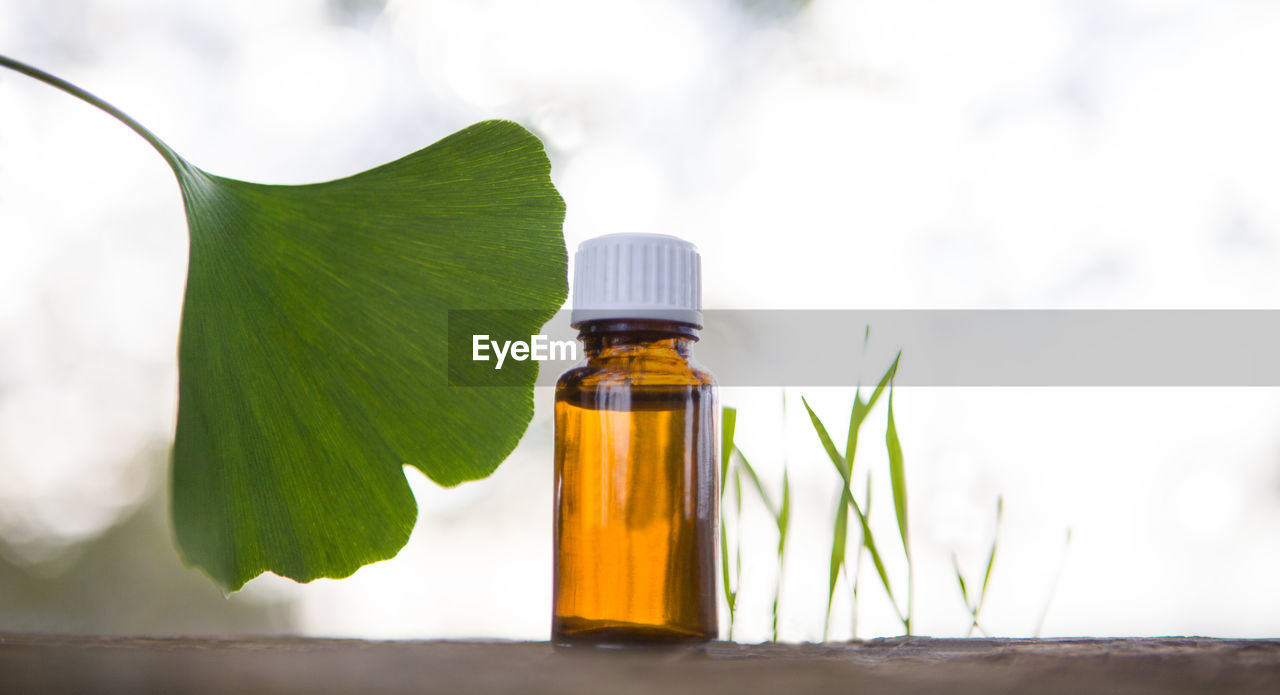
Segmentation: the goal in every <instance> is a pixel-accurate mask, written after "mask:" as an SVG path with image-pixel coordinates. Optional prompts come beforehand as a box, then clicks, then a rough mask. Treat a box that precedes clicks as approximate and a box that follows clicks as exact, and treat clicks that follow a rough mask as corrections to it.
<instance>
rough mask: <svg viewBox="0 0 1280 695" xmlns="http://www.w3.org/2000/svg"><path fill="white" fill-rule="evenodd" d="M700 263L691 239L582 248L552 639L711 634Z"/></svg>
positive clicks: (711, 388)
mask: <svg viewBox="0 0 1280 695" xmlns="http://www.w3.org/2000/svg"><path fill="white" fill-rule="evenodd" d="M673 249H674V251H672V250H673ZM584 252H585V253H584ZM593 252H599V253H594V254H593ZM593 255H594V257H593ZM637 259H638V260H637ZM681 259H683V260H681ZM593 260H594V261H598V262H593ZM620 269H622V270H620ZM697 271H698V259H697V252H696V250H694V249H693V247H692V245H690V244H688V243H686V242H683V241H681V240H679V239H675V238H673V237H665V236H657V235H613V236H608V237H601V238H598V239H593V240H591V241H588V242H586V243H584V244H583V246H582V247H581V248H580V249H579V252H578V255H577V275H576V276H575V278H576V279H575V294H574V325H575V326H577V327H578V328H579V330H580V332H581V333H580V335H579V338H580V339H581V340H582V343H583V347H584V358H585V359H584V360H583V362H582V364H580V365H579V366H578V367H575V368H574V369H572V370H570V371H569V372H567V373H565V374H564V375H563V376H562V377H561V378H560V381H559V383H558V384H557V385H556V405H555V417H556V443H555V486H556V487H555V502H556V510H555V579H554V587H555V589H554V593H555V595H554V608H553V617H552V628H551V632H552V640H553V641H554V642H556V643H557V644H562V645H563V644H602V643H603V644H609V643H618V644H624V643H629V642H683V641H705V640H709V639H713V638H714V637H715V636H716V634H717V629H718V626H717V620H716V593H715V589H716V586H715V578H716V573H715V552H716V545H717V536H716V533H717V532H718V527H717V524H718V520H719V516H718V512H717V495H718V491H719V486H718V484H717V481H716V474H717V468H716V460H717V454H716V450H717V447H718V440H717V436H716V424H715V417H716V412H717V407H716V391H715V382H714V380H713V379H712V377H711V375H710V374H708V373H707V372H706V371H703V370H701V369H699V368H698V367H697V366H695V365H694V364H692V363H691V362H690V352H691V349H692V345H693V343H694V342H695V341H696V340H697V330H698V327H699V326H700V323H701V314H700V313H699V311H698V310H699V309H700V307H699V306H698V296H697V295H698V291H697V287H696V283H697V279H698V277H697V276H698V272H697ZM619 273H621V274H622V275H623V276H624V278H623V282H622V283H621V284H623V285H626V286H625V287H622V288H621V289H620V288H619V282H618V281H617V280H616V278H611V277H609V276H610V275H616V274H619ZM673 278H674V279H673ZM665 289H671V290H673V292H671V293H669V294H670V295H671V296H668V297H667V298H666V299H662V298H661V295H662V292H661V290H665ZM646 297H647V298H648V299H645V298H646ZM654 297H658V299H654ZM662 302H665V303H662Z"/></svg>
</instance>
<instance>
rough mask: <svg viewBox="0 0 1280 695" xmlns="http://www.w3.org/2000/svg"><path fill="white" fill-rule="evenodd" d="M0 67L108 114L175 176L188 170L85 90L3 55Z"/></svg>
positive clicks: (136, 125) (152, 138) (117, 111)
mask: <svg viewBox="0 0 1280 695" xmlns="http://www.w3.org/2000/svg"><path fill="white" fill-rule="evenodd" d="M0 66H4V67H6V68H9V69H10V70H14V71H17V72H20V73H22V74H24V75H26V76H27V77H30V78H33V79H36V80H39V81H41V82H43V83H45V84H47V85H49V86H51V87H57V88H58V89H61V90H62V91H64V92H66V93H67V94H70V95H71V96H73V97H75V98H77V99H79V100H81V101H83V102H86V103H88V104H90V105H92V106H95V107H97V108H98V109H100V110H102V111H105V112H106V113H108V114H110V115H111V116H112V117H114V118H115V119H116V120H117V121H120V122H121V123H123V124H125V125H127V126H129V128H130V129H131V130H133V132H135V133H137V134H138V135H141V136H142V139H143V140H146V141H147V142H149V143H151V146H152V147H154V148H155V149H156V151H157V152H159V153H160V156H161V157H164V160H165V161H166V162H168V163H169V166H170V168H172V169H173V171H174V173H175V174H179V173H180V172H181V171H185V170H189V169H190V165H188V164H187V162H186V160H184V159H183V158H182V157H180V156H178V153H177V152H174V151H173V149H172V148H170V147H169V146H168V145H167V144H165V142H164V141H163V140H161V139H160V138H158V137H156V135H155V134H154V133H152V132H151V131H150V130H147V129H146V127H145V126H143V125H142V124H141V123H139V122H137V121H135V120H133V118H132V117H130V116H129V115H128V114H126V113H125V112H123V111H121V110H120V109H117V108H116V107H114V106H112V105H111V104H109V103H107V102H106V101H103V100H102V99H100V98H98V97H96V96H94V95H93V94H90V93H89V92H86V91H85V90H83V89H81V88H79V87H77V86H75V85H73V84H71V83H70V82H67V81H66V80H64V79H62V78H60V77H56V76H54V75H50V74H49V73H47V72H45V71H44V70H41V69H39V68H34V67H31V66H30V65H27V64H26V63H23V62H20V61H17V60H14V59H12V58H10V57H8V56H5V55H0Z"/></svg>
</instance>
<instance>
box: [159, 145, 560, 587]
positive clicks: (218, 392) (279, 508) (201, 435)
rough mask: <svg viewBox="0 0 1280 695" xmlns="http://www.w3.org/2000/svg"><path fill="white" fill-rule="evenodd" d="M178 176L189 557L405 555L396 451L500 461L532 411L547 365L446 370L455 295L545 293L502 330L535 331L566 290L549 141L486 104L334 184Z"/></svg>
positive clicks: (471, 473)
mask: <svg viewBox="0 0 1280 695" xmlns="http://www.w3.org/2000/svg"><path fill="white" fill-rule="evenodd" d="M177 173H178V178H179V182H180V183H181V186H182V191H183V197H184V199H185V201H186V211H187V222H188V227H189V231H190V237H191V251H190V266H189V268H188V275H187V291H186V298H185V301H184V306H183V316H182V333H181V340H180V342H179V350H178V362H179V373H180V380H179V388H178V391H179V401H178V425H177V435H176V439H175V442H174V454H173V470H172V493H173V497H172V504H173V516H174V528H175V532H176V537H177V540H178V544H179V546H180V547H181V549H182V551H183V555H184V556H185V558H186V559H187V561H188V562H189V563H191V564H193V565H196V566H199V567H201V568H203V569H204V570H205V571H207V572H208V573H209V575H210V576H212V577H213V578H214V580H215V581H217V582H218V583H219V584H221V585H222V586H224V587H227V588H230V589H236V588H239V587H240V586H241V585H243V584H244V582H246V581H248V580H249V579H251V578H253V577H254V576H256V575H258V574H260V573H261V572H264V571H272V572H275V573H276V574H280V575H283V576H286V577H291V578H293V579H296V580H298V581H310V580H312V579H316V578H318V577H343V576H346V575H349V574H351V573H352V572H354V571H355V570H357V569H359V568H360V567H361V566H362V565H365V564H368V563H369V562H373V561H376V560H382V559H386V558H389V557H392V556H394V555H395V554H396V553H397V552H398V551H399V550H400V548H401V547H402V546H403V545H404V544H405V542H406V541H407V540H408V538H409V532H410V531H411V530H412V528H413V525H414V521H415V520H416V516H417V508H416V505H415V504H414V500H413V496H412V494H411V492H410V490H409V486H408V482H407V481H406V480H405V478H404V473H403V471H402V470H401V467H402V466H403V465H405V464H408V465H412V466H414V467H416V468H418V469H419V470H421V471H422V472H423V473H424V474H426V475H427V477H429V478H431V479H432V480H434V481H436V482H437V483H439V484H441V485H445V486H451V485H457V484H458V483H461V482H464V481H467V480H474V479H477V478H483V477H485V476H488V475H489V474H490V473H492V472H493V471H494V469H495V468H496V467H497V466H498V464H499V463H501V462H502V460H503V459H505V458H506V457H507V455H508V454H510V453H511V450H512V449H514V448H515V446H516V444H517V443H518V442H519V441H520V437H521V435H522V434H523V433H524V430H525V427H526V426H527V425H528V423H529V420H530V419H531V418H532V416H533V397H532V389H531V388H530V387H531V386H532V384H533V379H534V378H535V377H536V376H537V368H536V363H534V362H522V363H517V364H516V365H513V366H516V367H517V368H520V367H524V373H523V374H521V376H523V377H524V382H525V386H524V387H492V388H462V387H451V386H450V385H449V382H448V375H447V369H448V360H447V357H446V355H447V350H448V348H447V344H446V336H447V333H448V330H447V327H448V311H449V310H450V309H494V308H522V309H528V310H529V311H527V312H509V313H504V314H502V316H505V317H507V320H508V321H510V322H511V323H510V324H507V325H494V326H491V327H490V331H491V332H492V333H495V334H513V335H530V334H533V333H536V332H537V331H538V329H539V327H540V326H541V325H542V323H544V322H545V321H546V320H547V319H549V318H550V317H551V315H552V314H553V313H554V311H555V310H556V309H557V308H558V307H559V306H560V304H561V303H562V302H563V301H564V298H565V294H566V285H565V272H564V268H565V264H566V255H565V248H564V241H563V238H562V237H561V234H560V223H561V220H562V219H563V214H564V203H563V202H562V201H561V199H560V197H559V195H558V194H557V193H556V191H555V188H554V187H553V186H552V185H551V180H550V177H549V173H550V166H549V163H548V161H547V158H546V155H545V153H544V152H543V149H542V145H541V143H539V142H538V139H537V138H535V137H534V136H533V135H531V134H530V133H529V132H528V131H526V130H524V129H523V128H521V127H520V126H518V125H516V124H514V123H510V122H503V121H487V122H484V123H479V124H477V125H474V126H472V127H470V128H467V129H465V130H463V131H461V132H459V133H456V134H454V135H452V136H450V137H448V138H445V139H444V140H441V141H440V142H438V143H436V144H434V145H432V146H430V147H427V148H426V149H423V150H419V151H418V152H415V153H414V154H411V155H409V156H407V157H405V158H403V159H400V160H397V161H395V162H392V163H390V164H386V165H383V166H380V167H378V168H376V169H372V170H369V171H366V172H363V173H361V174H357V175H355V176H352V177H350V178H346V179H341V180H339V181H332V182H329V183H322V184H313V185H308V186H264V185H259V184H252V183H246V182H243V181H236V180H232V179H226V178H222V177H217V176H212V175H209V174H206V173H204V172H203V171H200V170H199V169H196V168H194V167H192V168H187V169H183V168H179V169H178V170H177ZM513 280H515V281H513Z"/></svg>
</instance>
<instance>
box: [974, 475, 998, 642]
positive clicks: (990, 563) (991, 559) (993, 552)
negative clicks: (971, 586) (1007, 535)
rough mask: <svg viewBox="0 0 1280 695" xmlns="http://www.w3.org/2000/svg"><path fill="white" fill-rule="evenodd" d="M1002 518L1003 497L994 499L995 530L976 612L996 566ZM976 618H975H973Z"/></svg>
mask: <svg viewBox="0 0 1280 695" xmlns="http://www.w3.org/2000/svg"><path fill="white" fill-rule="evenodd" d="M1003 518H1004V497H1003V496H1000V497H996V530H995V535H994V536H993V537H992V538H991V553H990V554H989V555H987V570H986V572H984V573H983V575H982V590H981V591H980V592H979V593H978V606H977V608H978V610H979V611H981V610H982V605H983V604H984V603H986V600H987V585H988V584H990V583H991V568H992V567H993V566H995V564H996V548H997V547H998V546H999V544H1000V522H1001V520H1002V519H1003ZM975 617H976V616H975Z"/></svg>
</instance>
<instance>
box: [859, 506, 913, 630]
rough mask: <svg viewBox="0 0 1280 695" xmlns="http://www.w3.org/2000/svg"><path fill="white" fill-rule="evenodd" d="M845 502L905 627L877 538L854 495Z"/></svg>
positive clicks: (904, 620) (904, 619) (881, 581)
mask: <svg viewBox="0 0 1280 695" xmlns="http://www.w3.org/2000/svg"><path fill="white" fill-rule="evenodd" d="M845 501H846V502H847V503H848V504H849V505H850V506H852V507H853V511H854V513H855V514H856V515H857V517H858V523H859V524H860V525H861V526H862V545H863V546H864V547H865V548H866V549H867V553H868V554H869V555H871V563H872V564H874V565H875V568H876V574H877V575H879V577H880V583H881V584H883V585H884V590H885V593H887V594H888V595H889V601H890V602H891V603H893V608H894V610H895V611H896V612H897V613H898V619H899V620H901V621H902V622H903V624H904V625H905V624H906V618H905V617H904V616H903V615H902V611H900V610H898V601H897V599H896V598H895V597H894V595H893V586H892V585H891V584H890V583H889V573H888V572H887V571H886V570H885V568H884V560H883V559H881V557H880V550H879V549H878V548H877V546H876V540H875V536H874V535H873V534H872V533H871V526H870V525H869V524H867V517H866V515H865V514H864V513H863V512H862V510H861V509H860V508H859V507H858V502H857V500H855V499H853V495H848V494H846V495H845Z"/></svg>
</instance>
